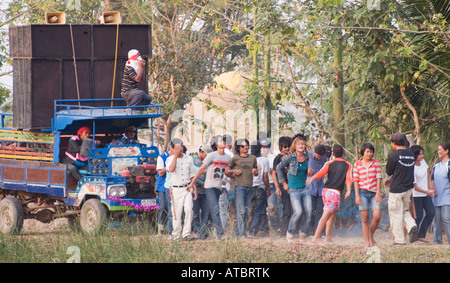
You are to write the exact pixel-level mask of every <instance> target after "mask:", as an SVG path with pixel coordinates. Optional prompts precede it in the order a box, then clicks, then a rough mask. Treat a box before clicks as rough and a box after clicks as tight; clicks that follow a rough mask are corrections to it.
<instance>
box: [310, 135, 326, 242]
mask: <svg viewBox="0 0 450 283" xmlns="http://www.w3.org/2000/svg"><path fill="white" fill-rule="evenodd" d="M308 154H309V164H308V166H309V168H311V169H312V170H313V171H314V172H319V171H320V169H322V168H323V166H324V165H325V162H327V156H326V149H325V146H324V145H322V144H319V145H317V146H315V147H314V149H313V150H312V151H308ZM308 189H309V193H310V194H311V204H312V211H311V221H310V224H309V227H308V235H314V232H315V231H316V229H317V225H318V224H319V220H320V218H321V217H322V214H323V200H322V190H323V180H322V179H319V180H315V181H314V182H312V183H311V185H310V186H309V187H308Z"/></svg>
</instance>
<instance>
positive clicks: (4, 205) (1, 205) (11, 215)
mask: <svg viewBox="0 0 450 283" xmlns="http://www.w3.org/2000/svg"><path fill="white" fill-rule="evenodd" d="M23 219H24V212H23V206H22V203H20V201H19V199H17V198H14V197H6V198H4V199H3V200H2V201H1V202H0V231H1V232H2V233H4V234H19V233H20V230H22V227H23Z"/></svg>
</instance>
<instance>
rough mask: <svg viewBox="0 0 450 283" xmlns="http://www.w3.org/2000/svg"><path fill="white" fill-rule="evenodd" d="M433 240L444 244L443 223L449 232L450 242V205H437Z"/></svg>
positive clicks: (448, 238) (449, 238) (449, 240)
mask: <svg viewBox="0 0 450 283" xmlns="http://www.w3.org/2000/svg"><path fill="white" fill-rule="evenodd" d="M434 209H435V216H434V226H433V232H434V236H433V242H435V243H437V244H442V223H444V227H445V231H446V232H447V242H448V243H449V244H450V205H442V206H435V207H434Z"/></svg>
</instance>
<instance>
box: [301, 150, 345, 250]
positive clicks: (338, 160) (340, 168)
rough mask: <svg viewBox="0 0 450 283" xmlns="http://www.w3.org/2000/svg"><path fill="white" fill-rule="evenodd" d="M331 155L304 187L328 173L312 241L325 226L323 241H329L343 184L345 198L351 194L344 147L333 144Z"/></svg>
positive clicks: (316, 238)
mask: <svg viewBox="0 0 450 283" xmlns="http://www.w3.org/2000/svg"><path fill="white" fill-rule="evenodd" d="M333 156H334V159H333V160H331V161H328V162H327V163H325V165H324V166H323V168H322V169H320V171H319V172H317V173H316V174H314V176H313V177H312V178H310V179H308V180H307V181H306V187H308V186H309V185H310V184H311V182H313V181H314V180H317V179H320V178H323V177H325V176H327V175H328V180H327V181H326V183H325V184H324V186H323V191H322V198H323V205H324V207H323V214H322V217H321V218H320V220H319V223H318V224H317V229H316V232H315V234H314V237H313V239H312V241H313V242H317V240H318V239H319V237H320V234H321V233H322V230H323V228H325V226H326V229H325V241H327V242H331V229H332V227H333V222H334V219H335V217H336V212H337V209H338V207H339V202H340V200H341V193H342V191H343V189H344V186H345V185H346V186H347V192H346V193H345V199H348V198H349V197H350V194H351V189H352V176H351V172H352V165H351V164H350V163H349V162H348V161H347V160H345V159H344V158H343V156H344V148H343V147H342V146H341V145H339V144H335V145H334V146H333Z"/></svg>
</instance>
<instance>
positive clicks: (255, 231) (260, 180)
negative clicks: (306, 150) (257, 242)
mask: <svg viewBox="0 0 450 283" xmlns="http://www.w3.org/2000/svg"><path fill="white" fill-rule="evenodd" d="M252 154H253V155H254V156H256V162H257V164H258V175H257V176H253V200H254V201H255V214H254V216H253V219H252V221H251V223H250V229H249V234H250V236H253V237H257V236H268V235H269V223H268V219H267V199H268V197H269V196H270V193H271V192H270V184H269V172H270V165H269V159H268V158H267V157H265V156H262V155H261V141H258V140H257V141H256V142H255V145H252Z"/></svg>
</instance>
